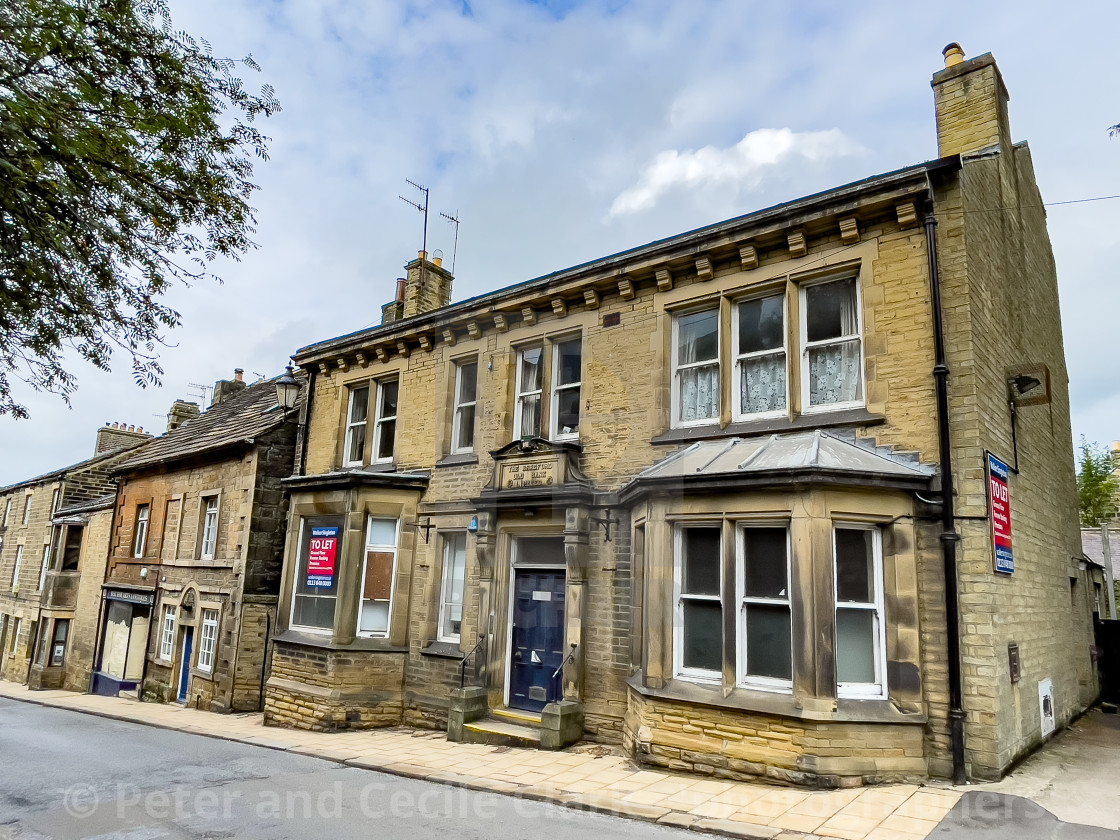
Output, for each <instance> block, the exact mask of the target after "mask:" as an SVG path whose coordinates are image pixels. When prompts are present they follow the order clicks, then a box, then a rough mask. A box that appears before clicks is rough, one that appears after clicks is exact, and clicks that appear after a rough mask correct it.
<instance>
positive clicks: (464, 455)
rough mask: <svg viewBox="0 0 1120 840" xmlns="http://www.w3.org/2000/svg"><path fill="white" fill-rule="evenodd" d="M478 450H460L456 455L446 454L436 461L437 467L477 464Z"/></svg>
mask: <svg viewBox="0 0 1120 840" xmlns="http://www.w3.org/2000/svg"><path fill="white" fill-rule="evenodd" d="M477 463H478V453H477V452H459V453H458V454H455V455H445V456H444V457H443V458H442V459H441V460H439V461H437V462H436V467H437V468H438V467H461V466H463V465H465V464H477Z"/></svg>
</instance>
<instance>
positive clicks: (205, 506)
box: [199, 495, 218, 560]
mask: <svg viewBox="0 0 1120 840" xmlns="http://www.w3.org/2000/svg"><path fill="white" fill-rule="evenodd" d="M199 508H200V509H201V510H200V514H201V515H200V517H199V518H200V520H201V521H200V523H199V524H200V526H201V531H202V538H201V540H200V541H199V556H200V557H201V558H202V559H203V560H213V559H214V552H215V551H216V550H217V548H218V496H217V495H212V496H202V497H201V498H200V499H199Z"/></svg>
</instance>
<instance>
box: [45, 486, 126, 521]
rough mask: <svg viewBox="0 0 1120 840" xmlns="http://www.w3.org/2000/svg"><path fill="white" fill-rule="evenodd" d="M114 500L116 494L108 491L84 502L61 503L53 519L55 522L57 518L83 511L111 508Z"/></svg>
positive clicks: (89, 511) (75, 514)
mask: <svg viewBox="0 0 1120 840" xmlns="http://www.w3.org/2000/svg"><path fill="white" fill-rule="evenodd" d="M116 501H117V494H116V493H108V494H106V495H104V496H98V497H97V498H96V499H87V500H86V501H84V502H75V503H74V504H72V505H62V506H61V507H60V508H59V509H58V510H56V511H55V512H54V520H55V521H56V522H57V521H58V520H59V519H65V518H66V517H68V516H78V515H79V514H83V513H92V512H93V511H96V510H104V509H105V508H111V507H112V506H113V504H114V503H115V502H116Z"/></svg>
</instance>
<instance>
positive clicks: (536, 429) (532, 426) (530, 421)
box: [513, 345, 544, 440]
mask: <svg viewBox="0 0 1120 840" xmlns="http://www.w3.org/2000/svg"><path fill="white" fill-rule="evenodd" d="M543 383H544V348H543V347H542V346H541V345H536V346H533V347H523V348H521V349H520V350H518V351H517V385H516V390H517V405H516V406H515V408H514V418H513V427H514V433H515V434H514V436H515V437H516V438H518V439H522V440H523V439H525V438H535V437H540V436H541V393H542V390H543Z"/></svg>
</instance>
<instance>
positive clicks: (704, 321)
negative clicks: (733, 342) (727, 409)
mask: <svg viewBox="0 0 1120 840" xmlns="http://www.w3.org/2000/svg"><path fill="white" fill-rule="evenodd" d="M719 394H720V382H719V310H718V309H710V310H705V311H703V312H693V313H690V314H687V315H680V316H678V317H677V318H675V319H674V321H673V421H674V425H677V426H694V425H698V424H701V423H711V422H715V421H716V420H717V419H718V418H719Z"/></svg>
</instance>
